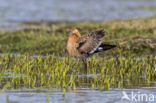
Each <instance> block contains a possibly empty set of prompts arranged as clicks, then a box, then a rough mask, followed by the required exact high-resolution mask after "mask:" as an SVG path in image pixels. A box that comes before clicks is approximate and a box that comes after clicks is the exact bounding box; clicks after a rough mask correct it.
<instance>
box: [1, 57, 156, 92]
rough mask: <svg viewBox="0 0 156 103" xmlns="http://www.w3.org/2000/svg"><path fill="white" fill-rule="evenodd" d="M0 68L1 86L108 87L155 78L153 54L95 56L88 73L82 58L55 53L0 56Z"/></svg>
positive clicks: (91, 60) (142, 82)
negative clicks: (85, 70)
mask: <svg viewBox="0 0 156 103" xmlns="http://www.w3.org/2000/svg"><path fill="white" fill-rule="evenodd" d="M0 67H1V71H0V83H1V84H0V88H3V89H5V88H7V89H16V88H36V87H47V88H64V89H69V88H70V89H77V88H81V87H88V88H95V89H100V90H108V89H109V88H129V87H131V86H134V87H135V86H141V84H147V85H151V84H150V81H155V80H156V56H144V57H142V58H140V57H136V56H133V55H128V56H123V55H119V56H116V57H110V58H100V59H99V58H96V57H95V56H94V57H92V58H89V59H88V60H87V73H88V75H84V72H83V71H82V69H84V68H83V65H82V62H81V61H77V60H76V59H74V58H64V59H63V60H62V58H55V56H54V55H53V56H52V55H47V56H46V57H42V56H38V57H37V58H34V57H32V56H30V55H28V54H26V55H23V56H13V55H8V56H0ZM9 85H10V86H9ZM152 85H156V84H152Z"/></svg>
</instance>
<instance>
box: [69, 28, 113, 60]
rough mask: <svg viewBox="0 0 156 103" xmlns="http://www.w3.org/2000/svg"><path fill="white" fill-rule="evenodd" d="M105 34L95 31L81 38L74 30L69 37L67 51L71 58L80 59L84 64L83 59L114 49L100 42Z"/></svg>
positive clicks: (76, 30)
mask: <svg viewBox="0 0 156 103" xmlns="http://www.w3.org/2000/svg"><path fill="white" fill-rule="evenodd" d="M105 34H106V33H105V31H104V30H96V31H93V32H91V33H90V34H88V35H83V36H81V34H80V32H79V31H78V29H74V30H73V31H72V33H71V35H70V36H69V39H68V42H67V50H68V52H69V54H70V55H71V56H73V57H78V58H82V60H83V62H84V60H85V59H84V58H87V57H89V56H92V55H94V54H96V53H98V52H102V51H106V50H109V49H112V48H114V47H116V45H110V44H107V43H104V42H102V38H103V37H104V36H105Z"/></svg>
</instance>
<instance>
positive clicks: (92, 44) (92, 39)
mask: <svg viewBox="0 0 156 103" xmlns="http://www.w3.org/2000/svg"><path fill="white" fill-rule="evenodd" d="M96 32H97V31H95V32H92V33H91V34H89V35H84V36H82V37H81V38H79V39H78V40H77V49H78V50H79V51H80V53H87V54H92V53H94V51H96V49H97V48H98V47H99V46H100V45H101V39H102V37H103V36H102V37H101V36H99V34H97V33H96Z"/></svg>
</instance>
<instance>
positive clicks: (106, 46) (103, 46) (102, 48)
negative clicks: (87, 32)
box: [95, 43, 116, 53]
mask: <svg viewBox="0 0 156 103" xmlns="http://www.w3.org/2000/svg"><path fill="white" fill-rule="evenodd" d="M115 47H116V45H111V44H107V43H101V45H100V46H99V48H98V49H97V50H96V51H95V53H97V52H102V51H106V50H109V49H112V48H115Z"/></svg>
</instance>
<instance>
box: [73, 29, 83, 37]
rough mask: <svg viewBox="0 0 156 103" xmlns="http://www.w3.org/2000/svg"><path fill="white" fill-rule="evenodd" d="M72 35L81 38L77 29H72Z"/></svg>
mask: <svg viewBox="0 0 156 103" xmlns="http://www.w3.org/2000/svg"><path fill="white" fill-rule="evenodd" d="M72 34H73V35H76V36H77V37H79V38H80V37H81V34H80V33H79V30H78V29H74V30H73V31H72Z"/></svg>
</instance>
